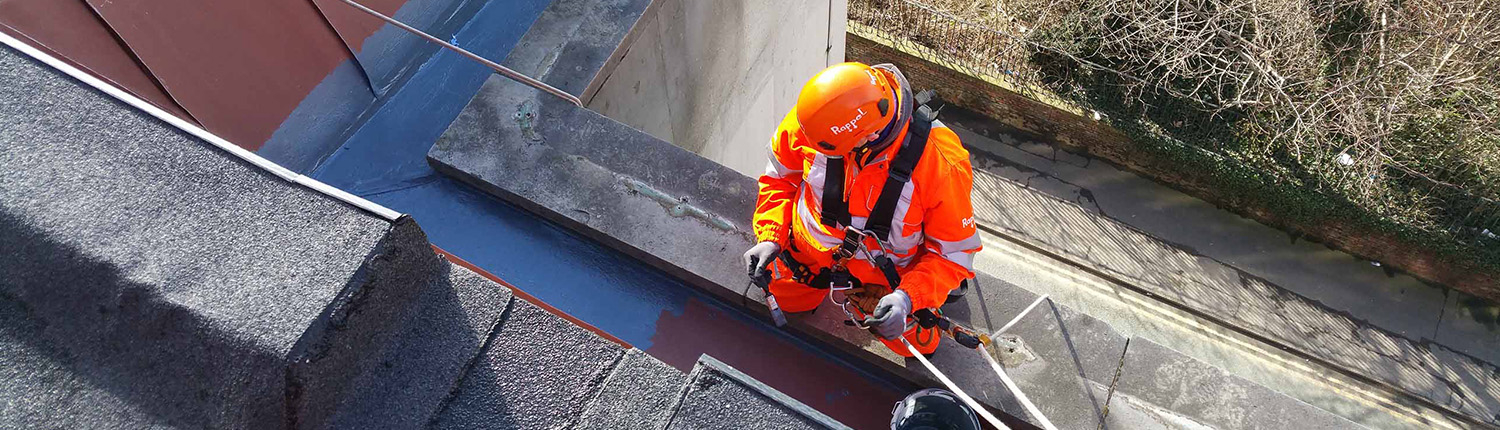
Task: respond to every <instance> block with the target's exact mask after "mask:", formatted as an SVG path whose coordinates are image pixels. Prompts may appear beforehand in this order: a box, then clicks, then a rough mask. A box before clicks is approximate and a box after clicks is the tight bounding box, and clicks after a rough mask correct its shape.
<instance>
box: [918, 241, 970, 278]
mask: <svg viewBox="0 0 1500 430" xmlns="http://www.w3.org/2000/svg"><path fill="white" fill-rule="evenodd" d="M927 250H928V251H932V253H934V254H938V255H941V256H943V258H944V259H947V260H948V261H952V262H954V263H958V265H960V266H963V267H964V269H968V270H969V271H970V272H973V271H974V253H972V252H967V251H959V252H950V253H947V254H943V253H940V252H938V251H937V250H936V249H932V247H928V248H927Z"/></svg>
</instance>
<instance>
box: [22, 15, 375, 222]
mask: <svg viewBox="0 0 1500 430" xmlns="http://www.w3.org/2000/svg"><path fill="white" fill-rule="evenodd" d="M0 43H4V44H5V45H6V46H9V47H11V48H15V50H17V51H21V52H22V53H24V54H26V55H28V56H30V57H31V58H34V59H36V60H37V61H41V62H42V63H45V64H47V65H48V66H52V68H54V69H57V70H58V71H60V72H63V73H65V74H67V75H68V76H71V77H73V79H77V80H78V81H79V82H83V83H84V84H87V85H88V86H91V87H94V89H97V90H99V91H102V92H104V93H105V94H109V95H110V96H111V97H114V98H116V99H119V100H120V101H122V102H125V104H128V105H130V106H133V107H135V108H136V109H140V110H141V111H144V112H146V113H147V114H150V115H151V116H153V117H156V119H159V120H162V121H164V122H166V123H167V124H171V125H172V126H173V127H177V128H178V129H180V130H182V131H185V132H187V133H188V134H191V135H193V136H196V137H198V138H199V139H203V140H204V141H206V142H208V143H210V144H213V145H214V146H216V147H218V148H219V149H221V150H224V151H225V152H228V153H230V154H233V155H234V156H236V157H239V158H240V159H242V160H245V161H246V162H248V163H250V164H252V165H255V166H256V167H259V168H261V169H262V170H265V171H267V172H271V173H272V174H274V175H276V176H279V177H281V178H282V179H285V180H287V181H289V182H293V183H297V184H301V185H303V186H306V187H308V188H311V189H313V190H314V191H317V192H319V193H322V194H324V195H327V196H329V197H333V198H335V199H338V200H340V201H343V202H344V203H348V204H350V205H353V206H354V207H357V208H360V209H364V210H365V211H368V212H370V213H372V214H375V215H377V216H380V217H381V218H385V219H387V220H392V221H394V220H395V219H396V218H400V217H401V213H400V212H396V211H393V210H391V209H390V208H387V207H385V206H381V205H379V204H376V203H375V202H372V201H369V200H365V199H364V198H362V197H359V196H356V195H353V194H349V193H347V192H344V191H343V190H340V189H338V188H334V187H332V186H329V185H328V184H325V183H322V182H318V180H317V179H313V178H309V177H307V176H303V175H301V174H298V173H296V172H293V171H291V170H287V169H286V168H285V167H281V165H279V164H276V163H274V162H272V161H271V160H267V159H265V158H261V157H260V156H259V155H255V153H254V152H250V151H249V150H246V149H245V148H241V147H239V145H235V144H233V143H230V142H229V141H227V140H224V138H222V137H219V136H216V135H214V134H213V133H209V132H208V130H204V129H202V128H200V127H198V126H196V125H193V124H192V123H190V122H187V121H185V120H183V119H182V118H178V117H177V116H176V115H172V114H170V113H167V111H165V110H162V109H161V108H159V107H157V106H156V105H153V104H151V103H149V102H147V101H145V100H141V99H140V98H139V97H136V96H135V95H134V94H130V93H128V92H126V91H125V90H123V89H120V88H119V87H116V86H114V85H110V84H109V83H106V82H104V81H103V80H100V79H99V78H96V77H94V75H91V74H89V73H88V72H85V71H82V70H79V69H78V68H77V67H73V65H71V64H68V63H67V62H64V61H62V60H59V59H57V58H56V57H53V56H51V55H47V53H45V52H42V51H41V50H39V49H37V48H35V47H33V46H31V45H28V44H26V43H25V42H22V41H20V40H17V39H16V38H14V37H10V36H9V35H7V34H5V33H0Z"/></svg>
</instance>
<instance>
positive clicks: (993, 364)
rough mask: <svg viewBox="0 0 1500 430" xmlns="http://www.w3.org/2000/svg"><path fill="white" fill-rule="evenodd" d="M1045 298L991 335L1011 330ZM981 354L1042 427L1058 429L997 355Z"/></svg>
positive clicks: (1047, 429)
mask: <svg viewBox="0 0 1500 430" xmlns="http://www.w3.org/2000/svg"><path fill="white" fill-rule="evenodd" d="M1043 300H1047V295H1046V294H1043V295H1042V296H1041V297H1037V298H1036V300H1035V301H1032V302H1031V305H1030V306H1027V307H1026V309H1025V310H1022V311H1021V313H1020V314H1017V315H1016V317H1015V318H1011V319H1010V322H1007V323H1005V325H1004V326H1001V327H1000V330H996V331H995V335H994V336H990V337H999V336H1000V334H1001V333H1005V331H1006V330H1009V329H1010V328H1011V327H1013V326H1015V325H1016V323H1018V322H1021V317H1024V316H1026V314H1030V313H1031V310H1032V309H1036V306H1037V305H1040V304H1042V301H1043ZM979 355H983V356H984V361H987V362H989V363H990V369H994V370H995V374H996V375H1000V382H1003V383H1005V388H1008V389H1010V392H1011V394H1015V396H1016V400H1019V401H1021V406H1022V407H1025V408H1026V413H1029V414H1031V417H1032V418H1036V420H1037V421H1038V422H1040V423H1041V424H1042V428H1044V429H1046V430H1057V426H1054V425H1052V421H1048V420H1047V416H1046V415H1042V411H1041V410H1040V409H1037V407H1036V405H1035V404H1032V403H1031V399H1028V398H1026V394H1025V393H1022V392H1021V387H1019V386H1017V385H1016V381H1012V380H1011V379H1010V375H1007V374H1005V368H1002V367H1000V363H999V362H996V361H995V357H991V356H990V354H989V353H987V352H983V351H981V352H980V354H979Z"/></svg>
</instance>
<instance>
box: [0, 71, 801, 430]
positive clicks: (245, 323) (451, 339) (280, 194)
mask: <svg viewBox="0 0 1500 430" xmlns="http://www.w3.org/2000/svg"><path fill="white" fill-rule="evenodd" d="M0 165H3V166H5V168H4V169H0V399H3V400H0V427H3V428H59V427H61V428H205V427H206V428H226V427H227V428H277V427H297V428H417V427H422V426H426V425H429V422H431V425H432V426H433V427H441V428H448V427H475V428H536V427H552V426H560V425H571V424H574V423H575V421H577V420H580V419H581V420H584V422H586V423H588V424H589V425H592V426H595V427H597V428H638V427H654V428H665V427H667V425H668V424H669V422H670V421H669V420H671V419H672V417H673V416H676V415H680V414H679V412H680V406H681V405H683V404H687V403H682V402H681V399H683V398H689V399H694V401H695V402H697V401H713V400H714V399H716V398H718V396H719V394H716V392H698V391H693V390H689V389H687V376H686V375H683V374H682V373H681V372H679V371H677V370H676V369H672V368H670V367H668V366H666V365H665V364H662V363H661V362H659V361H656V360H655V359H653V358H650V357H648V356H646V355H645V354H644V353H642V352H640V351H638V350H634V349H630V348H627V347H625V346H621V345H618V344H615V343H612V342H609V341H607V340H604V339H603V338H601V337H600V336H598V335H597V334H594V333H592V332H589V331H587V330H584V329H582V328H580V327H578V326H575V325H572V324H571V323H569V322H568V321H567V320H566V319H564V318H562V317H560V316H557V315H554V314H551V313H548V312H547V311H545V310H543V309H542V308H540V307H538V306H536V305H533V304H532V303H530V302H527V301H524V300H516V299H515V298H514V297H513V296H512V294H511V292H510V290H509V289H507V288H505V287H503V286H501V285H499V284H497V283H496V282H494V281H492V280H490V279H486V278H484V277H481V276H479V275H477V274H475V273H473V272H471V271H469V270H467V269H464V268H461V267H458V266H455V265H453V264H450V263H448V262H446V261H444V260H443V259H442V258H441V257H440V256H438V255H437V254H436V253H435V252H434V251H433V250H432V248H431V247H430V244H429V242H428V241H427V238H426V235H425V234H424V233H423V232H422V230H421V228H420V227H418V226H417V225H416V223H415V222H413V221H412V220H411V219H410V218H401V219H398V220H396V221H395V222H391V221H388V220H386V219H383V218H379V217H376V216H373V215H370V214H368V213H366V212H364V211H362V210H360V209H357V208H354V207H351V206H347V205H345V204H343V203H341V202H339V201H337V200H335V199H332V198H328V197H327V196H324V195H322V194H318V193H316V192H312V191H309V190H308V189H305V188H303V187H301V186H299V185H296V184H292V183H290V182H286V181H283V180H281V179H280V178H278V177H276V176H273V175H271V174H268V173H266V172H263V171H261V170H258V169H257V168H255V167H253V166H250V165H248V164H246V163H244V162H242V161H241V160H239V159H237V158H235V157H233V156H230V155H228V154H226V153H222V152H220V151H219V150H218V149H216V148H214V147H212V146H211V145H208V144H207V143H205V142H202V141H200V140H198V139H197V138H195V137H192V136H191V135H188V134H186V133H183V132H181V131H179V130H176V129H174V128H171V127H170V126H168V125H166V124H165V123H162V122H159V121H157V120H155V119H153V118H150V117H148V116H146V115H144V114H142V113H140V112H137V111H136V110H134V109H133V108H130V107H129V106H127V105H124V104H122V103H119V102H117V101H115V100H114V99H112V98H109V97H108V96H105V95H103V94H101V93H99V92H96V91H95V90H93V89H90V88H87V87H83V86H81V85H79V84H78V83H76V82H75V81H73V80H72V79H71V78H68V77H66V76H64V75H61V74H59V73H57V72H55V71H53V70H52V69H50V68H47V67H46V66H43V65H41V64H39V63H36V62H34V61H32V60H31V59H29V58H26V57H23V56H20V55H19V54H18V53H16V52H15V51H12V50H10V49H9V48H0ZM767 398H770V399H775V400H777V401H781V402H782V403H776V402H771V403H762V404H761V405H760V407H763V408H768V409H770V410H772V411H775V410H778V409H784V410H787V411H802V410H805V408H806V407H805V406H802V405H800V404H796V403H795V402H794V401H792V402H790V403H786V401H789V399H787V398H785V396H779V397H778V396H770V397H767ZM726 401H727V399H726ZM694 404H696V403H694ZM687 422H688V421H684V423H687Z"/></svg>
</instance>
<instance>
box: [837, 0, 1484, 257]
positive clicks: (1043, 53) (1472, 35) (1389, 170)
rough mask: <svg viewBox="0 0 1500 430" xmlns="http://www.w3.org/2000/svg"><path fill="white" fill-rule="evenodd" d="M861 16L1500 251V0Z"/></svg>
mask: <svg viewBox="0 0 1500 430" xmlns="http://www.w3.org/2000/svg"><path fill="white" fill-rule="evenodd" d="M850 18H851V20H852V21H855V22H859V23H862V24H865V25H869V26H872V27H875V28H879V29H881V30H884V31H887V32H891V33H894V34H896V35H898V36H900V37H904V38H907V39H910V40H912V41H915V42H918V43H921V44H923V45H926V46H928V47H930V48H933V49H935V50H938V51H940V52H943V53H944V54H946V55H949V56H951V57H953V58H954V59H955V60H957V61H960V62H963V63H965V64H970V65H973V66H975V67H980V68H984V69H986V70H988V71H990V72H992V73H994V74H996V75H1003V76H1007V77H1009V78H1011V79H1015V80H1017V81H1019V82H1021V83H1023V84H1030V85H1036V86H1040V87H1043V88H1047V89H1049V90H1051V91H1052V92H1055V93H1058V94H1060V95H1063V96H1065V97H1068V98H1070V99H1073V100H1075V101H1077V102H1079V103H1082V104H1084V105H1086V106H1089V107H1092V108H1094V109H1097V110H1099V111H1103V112H1106V113H1109V114H1111V115H1112V116H1113V118H1112V120H1114V121H1115V122H1116V123H1119V122H1121V121H1128V122H1136V123H1139V124H1144V126H1143V127H1142V128H1143V129H1146V130H1150V131H1151V132H1153V133H1159V134H1161V135H1164V136H1169V137H1170V138H1172V139H1177V140H1180V141H1183V142H1186V143H1187V144H1189V145H1192V146H1196V147H1198V148H1203V149H1207V150H1210V151H1213V152H1215V153H1219V154H1223V155H1226V156H1228V157H1229V158H1230V159H1232V160H1234V161H1235V162H1237V163H1242V164H1243V165H1244V166H1248V167H1250V168H1253V169H1256V170H1257V171H1260V172H1265V173H1267V174H1269V175H1273V176H1275V177H1277V178H1278V181H1281V182H1282V183H1284V184H1285V185H1286V186H1289V187H1302V188H1306V189H1308V190H1312V191H1314V192H1315V193H1317V194H1318V195H1324V196H1328V198H1331V199H1339V200H1343V201H1346V202H1348V203H1352V204H1353V205H1355V206H1357V207H1360V208H1362V209H1364V210H1367V211H1369V213H1370V214H1373V216H1376V217H1379V218H1382V219H1385V220H1387V221H1390V222H1395V223H1398V224H1399V225H1401V226H1402V227H1403V228H1412V229H1416V230H1420V231H1424V232H1428V233H1440V234H1442V235H1444V236H1446V237H1448V238H1449V239H1452V240H1456V241H1458V242H1463V243H1466V244H1468V245H1477V246H1480V247H1482V248H1488V249H1489V250H1491V251H1493V250H1494V249H1495V248H1496V247H1497V246H1500V244H1497V243H1496V242H1495V240H1494V237H1493V236H1489V235H1487V234H1485V233H1484V231H1485V230H1486V229H1488V230H1489V231H1491V232H1496V231H1500V204H1497V203H1496V200H1500V56H1497V51H1500V2H1497V1H1492V0H1454V1H1443V0H1402V1H1395V0H1367V1H1361V0H992V1H960V0H852V1H851V2H850Z"/></svg>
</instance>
